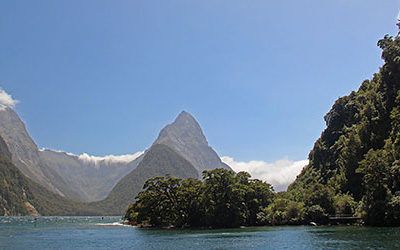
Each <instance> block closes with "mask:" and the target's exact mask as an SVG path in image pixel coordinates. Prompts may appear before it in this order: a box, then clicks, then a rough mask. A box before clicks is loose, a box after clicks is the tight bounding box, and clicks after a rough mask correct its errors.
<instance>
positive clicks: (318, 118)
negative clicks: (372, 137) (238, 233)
mask: <svg viewBox="0 0 400 250" xmlns="http://www.w3.org/2000/svg"><path fill="white" fill-rule="evenodd" d="M399 7H400V1H394V0H393V1H390V0H387V1H386V0H385V1H368V0H335V1H320V0H315V1H244V0H243V1H214V0H213V1H186V0H182V1H98V0H96V1H89V0H85V1H53V0H49V1H14V0H13V1H11V0H10V1H7V0H5V1H1V2H0V35H1V39H0V54H1V56H0V86H1V87H2V88H3V89H4V90H5V91H7V92H8V93H10V94H11V95H12V96H13V97H14V98H15V99H18V100H19V101H20V103H19V104H18V105H17V106H16V110H17V112H18V113H19V114H20V116H21V117H22V118H23V120H24V121H25V122H26V123H27V127H28V129H29V131H30V133H31V135H32V136H33V137H34V139H35V141H36V142H37V144H38V145H39V146H40V147H48V148H54V149H62V150H66V151H69V152H74V153H81V152H88V153H90V154H95V155H104V154H124V153H131V152H136V151H140V150H143V149H144V148H146V147H148V146H149V145H150V144H151V143H152V141H153V140H154V139H155V138H156V136H157V134H158V132H159V130H160V129H161V128H162V127H163V126H164V125H165V124H167V123H170V122H171V121H172V120H173V119H174V118H175V116H176V115H177V114H178V113H179V112H180V111H181V110H186V111H188V112H190V113H192V114H193V115H194V116H195V117H196V118H197V120H198V121H199V122H200V124H201V125H202V127H203V129H204V131H205V133H206V136H207V138H208V140H209V142H210V144H211V145H212V146H213V147H214V148H215V149H216V150H217V151H218V153H219V154H220V155H228V156H231V157H234V158H235V159H240V160H242V161H250V160H254V159H257V160H263V161H275V160H278V159H282V158H285V157H287V158H289V159H292V160H302V159H306V157H307V155H308V152H309V151H310V149H311V148H312V145H313V143H314V141H315V140H316V139H317V138H318V137H319V135H320V133H321V131H322V130H323V128H324V127H325V124H324V121H323V116H324V114H325V113H326V112H327V111H328V110H329V109H330V107H331V106H332V104H333V102H334V100H335V99H337V98H338V97H339V96H343V95H345V94H347V93H349V92H350V91H351V90H355V89H357V88H358V86H359V85H360V83H361V82H362V81H363V80H364V79H366V78H370V76H371V75H372V74H373V73H374V72H376V71H377V70H378V68H379V66H380V65H381V64H382V61H381V59H380V51H379V49H378V48H377V47H376V43H377V40H378V39H380V38H382V37H383V36H384V35H385V34H395V33H396V26H395V19H396V16H397V13H398V10H399Z"/></svg>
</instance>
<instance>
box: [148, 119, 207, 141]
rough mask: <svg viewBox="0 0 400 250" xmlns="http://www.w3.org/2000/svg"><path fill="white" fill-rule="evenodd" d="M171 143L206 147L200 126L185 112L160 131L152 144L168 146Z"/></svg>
mask: <svg viewBox="0 0 400 250" xmlns="http://www.w3.org/2000/svg"><path fill="white" fill-rule="evenodd" d="M171 141H174V142H183V143H185V144H186V143H190V144H192V143H195V144H203V145H208V142H207V139H206V137H205V136H204V134H203V131H202V129H201V127H200V124H199V123H198V122H197V121H196V119H195V118H194V117H193V116H192V115H191V114H189V113H188V112H186V111H182V112H181V113H180V114H179V115H178V116H177V117H176V119H175V121H174V122H173V123H171V124H169V125H167V126H165V127H164V128H163V129H162V130H161V132H160V134H159V136H158V138H157V140H156V141H155V142H154V144H169V143H170V142H171Z"/></svg>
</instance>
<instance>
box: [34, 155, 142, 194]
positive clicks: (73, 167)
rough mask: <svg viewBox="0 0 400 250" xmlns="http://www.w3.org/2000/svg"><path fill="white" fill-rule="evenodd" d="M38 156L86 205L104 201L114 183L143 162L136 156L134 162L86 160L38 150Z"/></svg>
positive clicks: (140, 157)
mask: <svg viewBox="0 0 400 250" xmlns="http://www.w3.org/2000/svg"><path fill="white" fill-rule="evenodd" d="M40 157H41V160H42V162H44V163H45V164H46V165H47V166H48V167H49V168H50V169H52V170H54V171H55V172H57V173H58V174H59V175H60V176H62V178H63V179H64V181H65V182H66V183H68V185H70V186H71V187H75V190H76V191H77V192H79V194H80V196H81V197H82V199H80V200H82V201H86V202H91V201H98V200H102V199H104V198H106V197H107V195H108V194H109V193H110V191H111V190H112V188H113V187H114V186H115V184H116V183H118V181H119V180H121V179H122V178H123V177H124V176H125V175H127V174H128V173H129V172H131V171H132V170H133V169H135V168H136V167H137V165H138V164H139V162H140V161H141V159H142V156H139V157H138V158H136V159H135V160H133V161H106V160H99V161H87V160H82V159H80V158H79V157H78V156H76V155H71V154H67V153H65V152H56V151H52V150H42V151H40Z"/></svg>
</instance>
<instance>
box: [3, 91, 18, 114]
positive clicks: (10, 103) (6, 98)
mask: <svg viewBox="0 0 400 250" xmlns="http://www.w3.org/2000/svg"><path fill="white" fill-rule="evenodd" d="M17 103H18V101H17V100H15V99H13V98H12V96H11V95H10V94H8V93H7V92H5V91H4V90H3V89H2V88H0V110H3V109H5V108H6V107H10V108H13V107H15V105H16V104H17Z"/></svg>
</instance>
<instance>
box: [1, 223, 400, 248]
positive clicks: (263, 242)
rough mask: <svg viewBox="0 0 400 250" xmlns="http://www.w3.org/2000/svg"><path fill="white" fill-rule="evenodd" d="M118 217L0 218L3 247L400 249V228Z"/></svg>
mask: <svg viewBox="0 0 400 250" xmlns="http://www.w3.org/2000/svg"><path fill="white" fill-rule="evenodd" d="M119 219H120V218H119V217H104V218H103V219H102V218H101V217H40V218H38V219H37V220H34V219H33V218H30V217H0V248H1V249H35V250H40V249H289V248H290V249H400V228H365V227H305V226H301V227H289V226H288V227H258V228H242V229H224V230H155V229H139V228H135V227H130V226H122V225H121V224H119V223H118V222H119Z"/></svg>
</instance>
